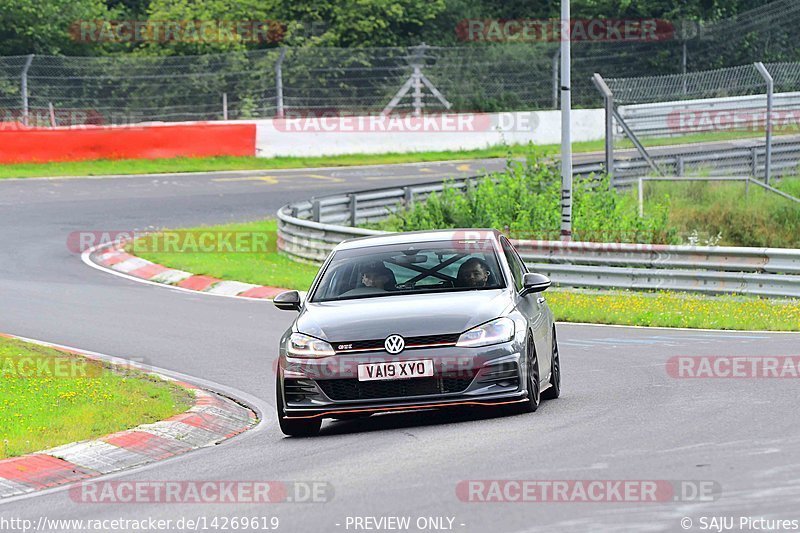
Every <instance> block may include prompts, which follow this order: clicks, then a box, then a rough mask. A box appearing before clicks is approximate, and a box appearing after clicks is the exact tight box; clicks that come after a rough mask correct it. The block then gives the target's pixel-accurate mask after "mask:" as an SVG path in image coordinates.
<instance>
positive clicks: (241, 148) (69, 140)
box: [0, 123, 256, 163]
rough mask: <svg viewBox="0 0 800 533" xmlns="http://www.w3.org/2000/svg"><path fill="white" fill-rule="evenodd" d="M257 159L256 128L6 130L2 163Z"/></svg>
mask: <svg viewBox="0 0 800 533" xmlns="http://www.w3.org/2000/svg"><path fill="white" fill-rule="evenodd" d="M218 155H233V156H255V155H256V126H255V124H214V123H196V124H174V125H157V126H135V127H134V126H121V127H103V126H85V127H80V128H55V129H47V128H24V127H21V128H17V127H14V128H10V129H4V128H2V127H0V163H40V162H46V161H84V160H90V159H155V158H161V157H205V156H218Z"/></svg>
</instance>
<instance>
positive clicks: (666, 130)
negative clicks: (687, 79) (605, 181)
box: [617, 92, 800, 138]
mask: <svg viewBox="0 0 800 533" xmlns="http://www.w3.org/2000/svg"><path fill="white" fill-rule="evenodd" d="M774 98H775V107H774V109H773V112H774V113H778V112H786V111H794V110H796V109H797V108H798V107H800V92H786V93H775V97H774ZM766 102H767V96H766V95H765V94H756V95H748V96H728V97H726V98H698V99H694V100H673V101H670V102H655V103H647V104H628V105H621V106H619V112H620V115H622V118H624V119H625V122H627V123H628V126H630V127H631V128H632V129H633V130H634V131H635V132H636V135H637V136H638V137H640V138H644V137H680V136H682V135H686V134H687V133H703V132H719V131H720V124H719V123H718V122H717V121H715V120H714V119H717V120H722V121H726V122H727V126H728V127H730V128H731V129H733V127H734V126H735V125H736V123H735V120H738V121H743V120H745V119H746V118H748V117H749V118H750V119H751V121H752V123H751V124H745V125H741V124H740V125H738V127H739V128H743V127H746V126H750V127H753V125H754V124H756V123H758V121H757V120H756V118H759V119H760V120H761V123H764V122H766ZM687 116H688V117H693V116H698V117H700V116H704V118H706V121H705V122H701V121H699V120H698V121H697V122H698V123H699V124H696V125H692V126H687V125H684V124H682V123H681V118H682V117H687ZM725 125H726V124H725V123H723V126H725ZM617 133H618V134H619V133H621V132H619V131H618V132H617Z"/></svg>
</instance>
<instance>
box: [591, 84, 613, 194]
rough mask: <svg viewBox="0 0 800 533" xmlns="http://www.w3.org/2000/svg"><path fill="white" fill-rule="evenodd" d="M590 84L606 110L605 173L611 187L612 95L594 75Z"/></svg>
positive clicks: (605, 85)
mask: <svg viewBox="0 0 800 533" xmlns="http://www.w3.org/2000/svg"><path fill="white" fill-rule="evenodd" d="M592 82H594V85H595V87H597V90H598V91H600V93H601V94H602V95H603V103H604V104H605V110H606V161H605V164H606V173H607V174H608V176H609V178H610V181H611V186H612V187H613V186H614V94H613V93H612V92H611V89H609V88H608V85H607V84H606V81H605V80H604V79H603V77H602V76H601V75H600V74H598V73H595V75H594V76H592Z"/></svg>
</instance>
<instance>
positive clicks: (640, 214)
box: [639, 178, 644, 218]
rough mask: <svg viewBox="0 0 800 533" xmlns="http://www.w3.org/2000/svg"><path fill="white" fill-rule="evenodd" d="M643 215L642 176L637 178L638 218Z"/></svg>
mask: <svg viewBox="0 0 800 533" xmlns="http://www.w3.org/2000/svg"><path fill="white" fill-rule="evenodd" d="M643 216H644V178H639V218H641V217H643Z"/></svg>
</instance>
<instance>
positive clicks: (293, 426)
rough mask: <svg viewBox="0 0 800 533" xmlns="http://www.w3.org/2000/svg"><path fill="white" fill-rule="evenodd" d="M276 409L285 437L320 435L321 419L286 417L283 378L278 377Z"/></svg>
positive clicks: (276, 381) (276, 382)
mask: <svg viewBox="0 0 800 533" xmlns="http://www.w3.org/2000/svg"><path fill="white" fill-rule="evenodd" d="M275 396H276V398H275V407H276V409H277V411H278V425H279V426H280V427H281V431H282V432H283V434H284V435H288V436H290V437H313V436H314V435H316V434H318V433H319V430H320V428H321V427H322V420H321V419H320V418H300V419H297V418H295V419H292V418H288V417H287V416H286V412H285V410H284V405H283V390H282V383H281V377H280V375H278V377H277V379H276V380H275Z"/></svg>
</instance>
